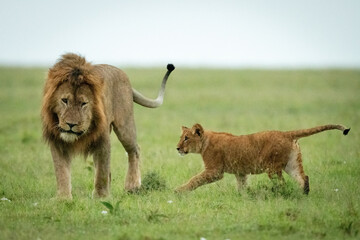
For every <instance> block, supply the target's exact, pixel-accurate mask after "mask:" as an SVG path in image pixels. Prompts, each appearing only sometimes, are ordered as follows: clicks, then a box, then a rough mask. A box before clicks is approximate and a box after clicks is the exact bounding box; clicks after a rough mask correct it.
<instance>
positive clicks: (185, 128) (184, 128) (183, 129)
mask: <svg viewBox="0 0 360 240" xmlns="http://www.w3.org/2000/svg"><path fill="white" fill-rule="evenodd" d="M185 130H189V128H187V127H184V126H182V127H181V131H185Z"/></svg>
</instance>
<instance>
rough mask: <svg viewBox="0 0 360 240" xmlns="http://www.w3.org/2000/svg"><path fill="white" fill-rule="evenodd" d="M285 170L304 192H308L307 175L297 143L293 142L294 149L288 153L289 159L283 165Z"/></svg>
mask: <svg viewBox="0 0 360 240" xmlns="http://www.w3.org/2000/svg"><path fill="white" fill-rule="evenodd" d="M285 172H286V173H287V174H289V175H290V176H291V177H292V178H294V179H295V180H296V181H297V182H298V183H299V185H300V186H301V188H302V189H303V190H304V194H309V191H310V186H309V177H308V176H305V173H304V169H303V165H302V159H301V152H300V148H299V145H298V144H295V147H294V149H293V150H292V151H291V153H290V155H289V161H288V163H287V165H286V167H285Z"/></svg>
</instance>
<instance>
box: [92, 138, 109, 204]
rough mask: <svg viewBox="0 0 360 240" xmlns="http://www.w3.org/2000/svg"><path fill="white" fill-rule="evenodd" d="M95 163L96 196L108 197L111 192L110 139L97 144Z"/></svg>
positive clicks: (94, 155)
mask: <svg viewBox="0 0 360 240" xmlns="http://www.w3.org/2000/svg"><path fill="white" fill-rule="evenodd" d="M93 159H94V165H95V180H94V187H95V188H94V191H93V197H94V198H102V197H106V196H108V195H109V193H110V182H111V174H110V139H109V138H107V139H106V140H104V142H103V143H102V144H101V145H100V146H97V149H96V150H95V151H94V154H93Z"/></svg>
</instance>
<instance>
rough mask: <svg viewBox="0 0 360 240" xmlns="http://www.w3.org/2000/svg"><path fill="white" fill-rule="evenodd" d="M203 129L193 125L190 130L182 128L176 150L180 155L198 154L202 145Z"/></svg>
mask: <svg viewBox="0 0 360 240" xmlns="http://www.w3.org/2000/svg"><path fill="white" fill-rule="evenodd" d="M203 136H204V129H203V127H202V126H201V125H200V124H198V123H197V124H195V125H194V126H193V127H192V128H191V129H190V128H187V127H182V134H181V137H180V141H179V143H178V144H177V148H176V149H177V150H178V152H179V154H180V155H182V156H183V155H185V154H188V153H200V151H201V149H202V145H203Z"/></svg>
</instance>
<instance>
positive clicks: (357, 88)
mask: <svg viewBox="0 0 360 240" xmlns="http://www.w3.org/2000/svg"><path fill="white" fill-rule="evenodd" d="M46 71H47V69H42V68H7V67H1V68H0V114H1V117H0V198H1V201H0V216H1V217H0V239H34V240H36V239H119V240H121V239H146V240H152V239H198V240H200V239H207V240H212V239H359V238H360V232H359V231H360V133H359V129H360V121H359V120H360V70H341V69H340V70H338V69H328V70H256V69H250V70H247V69H240V70H236V69H232V70H229V69H181V67H178V68H177V69H176V70H175V71H174V72H173V73H172V75H171V76H170V79H169V81H168V85H167V89H166V95H165V101H164V105H163V106H161V107H160V108H158V109H146V108H143V107H141V106H137V105H135V106H134V108H135V119H136V124H137V132H138V143H139V145H140V146H141V159H142V165H141V169H142V178H143V188H142V189H141V190H140V191H139V192H138V193H135V194H127V193H126V192H125V191H124V190H123V189H124V179H125V174H126V170H127V157H126V154H125V151H124V149H123V147H122V146H121V144H120V142H118V140H117V139H116V136H115V134H112V159H111V169H112V170H111V172H112V183H111V196H110V197H109V198H106V199H103V200H94V199H92V198H91V192H92V189H93V175H94V169H93V165H92V159H91V158H90V157H89V158H87V159H84V158H82V157H77V158H75V159H74V161H73V162H72V185H73V200H72V201H58V200H54V199H53V197H54V196H55V191H56V182H55V175H54V170H53V165H52V159H51V154H50V151H49V148H48V146H47V145H46V144H45V143H44V142H43V140H42V137H41V134H42V129H41V122H40V107H41V96H42V89H43V84H44V79H45V77H46ZM125 71H126V72H127V74H128V75H129V77H130V80H131V82H132V85H133V87H135V88H136V89H137V90H139V91H140V92H142V93H143V94H144V95H146V96H149V97H155V96H156V94H157V91H158V87H159V85H160V82H161V79H162V76H163V74H164V73H165V71H166V70H165V67H164V69H162V68H158V69H134V68H128V69H125ZM194 123H201V124H202V125H203V127H204V128H205V129H211V130H215V131H225V132H231V133H233V134H236V135H241V134H250V133H254V132H258V131H263V130H293V129H302V128H310V127H314V126H317V125H322V124H328V123H334V124H344V125H346V126H347V127H351V131H350V133H349V135H348V136H343V135H342V133H341V132H340V131H326V132H323V133H319V134H317V135H313V136H311V137H307V138H303V139H301V140H300V146H301V149H302V155H303V160H304V163H303V164H304V169H305V173H306V174H307V175H308V176H309V178H310V193H309V195H308V196H306V195H303V193H302V190H301V189H300V188H299V187H298V186H297V184H296V182H294V181H293V180H292V179H291V178H290V177H288V176H287V175H286V174H284V176H285V180H286V184H285V185H279V184H278V183H277V181H276V180H275V181H270V180H269V179H268V177H267V175H266V174H263V175H253V176H250V178H249V181H248V186H247V187H246V188H245V189H244V190H242V191H240V192H238V191H237V190H236V179H235V177H234V176H233V175H229V174H225V177H224V179H222V180H221V181H218V182H216V183H212V184H209V185H205V186H203V187H200V188H198V189H197V190H195V191H193V192H190V193H185V194H175V193H174V189H175V187H177V186H179V185H181V184H183V183H185V182H186V181H187V180H188V179H189V178H190V177H192V176H193V175H195V174H196V173H198V172H200V171H201V170H202V168H203V164H202V160H201V157H200V155H195V154H192V155H187V156H185V157H180V156H179V155H178V154H177V152H176V144H177V142H178V140H179V137H180V133H181V126H183V125H184V126H188V127H190V126H192V125H193V124H194Z"/></svg>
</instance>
